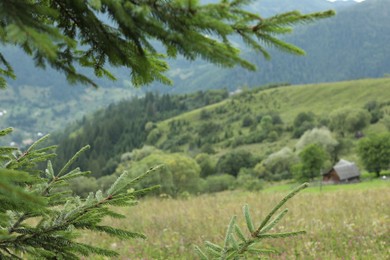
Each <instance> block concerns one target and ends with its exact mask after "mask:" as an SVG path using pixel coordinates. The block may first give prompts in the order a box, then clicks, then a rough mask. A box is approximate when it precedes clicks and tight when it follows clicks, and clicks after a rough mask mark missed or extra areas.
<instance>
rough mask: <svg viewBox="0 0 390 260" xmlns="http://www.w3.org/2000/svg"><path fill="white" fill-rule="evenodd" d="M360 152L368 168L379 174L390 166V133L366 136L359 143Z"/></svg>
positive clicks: (361, 158)
mask: <svg viewBox="0 0 390 260" xmlns="http://www.w3.org/2000/svg"><path fill="white" fill-rule="evenodd" d="M358 154H359V157H360V160H361V161H362V163H363V165H364V167H365V168H366V170H368V171H370V172H375V173H376V174H377V176H379V174H380V172H381V171H383V170H387V169H389V168H390V133H383V134H379V135H373V136H369V137H364V138H363V139H361V140H360V141H359V143H358Z"/></svg>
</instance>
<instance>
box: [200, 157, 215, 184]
mask: <svg viewBox="0 0 390 260" xmlns="http://www.w3.org/2000/svg"><path fill="white" fill-rule="evenodd" d="M195 161H196V162H197V163H198V165H199V167H200V177H202V178H206V177H207V176H210V175H212V174H214V173H215V166H216V162H215V161H214V160H213V159H212V158H211V156H210V155H209V154H207V153H200V154H197V155H196V156H195Z"/></svg>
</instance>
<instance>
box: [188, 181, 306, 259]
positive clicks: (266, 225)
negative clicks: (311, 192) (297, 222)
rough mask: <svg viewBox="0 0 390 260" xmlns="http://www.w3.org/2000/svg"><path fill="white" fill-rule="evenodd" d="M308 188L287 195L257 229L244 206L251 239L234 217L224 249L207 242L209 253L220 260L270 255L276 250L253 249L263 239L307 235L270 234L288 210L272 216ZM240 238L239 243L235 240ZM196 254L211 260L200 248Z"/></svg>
mask: <svg viewBox="0 0 390 260" xmlns="http://www.w3.org/2000/svg"><path fill="white" fill-rule="evenodd" d="M306 187H308V184H307V183H304V184H302V185H300V186H299V187H297V188H296V189H294V190H293V191H291V192H290V193H289V194H287V195H286V196H285V197H284V198H283V199H281V200H280V201H279V203H277V204H276V205H275V206H274V207H273V209H272V210H271V211H270V213H268V215H267V216H266V217H265V218H264V220H263V221H262V222H261V224H260V225H259V227H258V228H257V229H255V228H254V224H253V220H252V217H251V215H250V212H249V206H248V205H244V207H243V214H244V218H245V222H246V226H247V229H248V231H249V234H250V235H249V237H246V236H245V235H244V233H243V232H242V230H241V229H240V227H239V226H238V225H237V224H236V216H233V217H232V219H231V220H230V223H229V225H228V228H227V231H226V235H225V239H224V244H223V247H221V246H219V245H217V244H214V243H211V242H209V241H206V242H205V246H206V250H207V252H208V253H209V254H210V255H212V257H215V258H218V259H220V260H225V259H239V258H240V257H242V256H244V255H245V254H246V253H249V254H269V253H275V250H270V249H264V248H253V246H254V245H256V244H258V243H259V242H260V241H261V240H262V239H266V238H273V239H277V238H288V237H292V236H298V235H301V234H305V233H306V232H305V231H292V232H284V233H268V231H270V230H271V229H272V228H273V227H274V226H276V225H277V224H278V223H279V221H280V220H281V219H282V218H283V217H284V216H285V215H286V214H287V212H288V209H284V210H283V211H281V212H280V213H279V214H277V215H276V217H274V218H273V219H272V220H271V218H272V216H273V215H275V213H276V212H277V211H278V210H279V209H280V208H281V207H282V206H283V205H284V204H285V203H286V202H287V201H288V200H290V199H291V198H292V197H293V196H294V195H296V194H297V193H298V192H300V191H301V190H302V189H304V188H306ZM235 237H237V238H238V241H240V242H237V240H236V239H235ZM195 251H196V253H197V254H198V255H199V257H200V258H201V259H205V260H206V259H209V257H208V255H207V254H206V253H204V252H203V251H202V250H201V249H200V248H199V247H197V246H196V247H195Z"/></svg>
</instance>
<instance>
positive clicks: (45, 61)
mask: <svg viewBox="0 0 390 260" xmlns="http://www.w3.org/2000/svg"><path fill="white" fill-rule="evenodd" d="M249 2H250V1H248V0H221V1H219V2H217V3H209V4H200V3H199V2H198V1H196V0H179V1H172V0H168V1H149V0H141V1H128V0H125V1H116V0H88V1H81V0H76V1H70V0H66V1H60V0H44V1H43V0H15V1H1V2H0V15H1V20H0V42H1V43H3V44H5V45H16V46H18V47H20V48H22V49H23V50H24V51H25V52H26V53H27V54H29V55H31V56H32V57H33V58H34V61H35V62H36V65H37V66H39V67H42V68H44V67H46V66H51V67H52V68H54V69H56V70H59V71H61V72H63V73H64V74H65V75H66V76H67V79H68V80H69V82H71V83H76V82H80V83H84V84H90V85H93V86H96V83H95V82H94V81H93V80H92V79H91V78H90V77H88V76H86V75H82V74H80V73H79V72H78V71H77V70H76V67H77V66H81V67H86V68H89V69H92V70H93V72H94V74H95V75H96V76H97V77H103V76H106V77H108V78H110V79H115V76H114V75H112V74H111V73H110V72H109V71H108V70H107V67H108V65H110V66H114V67H126V68H128V69H129V74H130V75H131V80H132V82H133V84H135V85H143V84H148V83H151V82H153V81H156V80H157V81H160V82H162V83H166V84H169V83H170V80H169V79H168V78H167V77H166V76H165V75H164V72H166V71H167V70H168V65H167V62H166V58H167V57H169V58H175V57H176V56H177V55H178V54H180V55H183V56H184V57H185V58H187V59H190V60H193V59H196V58H202V59H204V60H207V61H210V62H212V63H215V64H218V65H221V66H223V67H232V66H234V65H240V66H242V67H244V68H246V69H250V70H253V69H255V66H254V65H253V64H251V63H249V62H248V61H247V60H245V59H243V58H242V57H241V56H240V51H239V50H238V49H237V48H236V47H234V46H233V43H232V42H231V39H232V38H231V37H232V36H239V37H240V38H241V39H242V41H243V42H244V43H245V44H246V45H248V46H249V47H250V48H252V49H254V50H256V51H257V52H259V53H261V54H262V55H263V56H264V57H265V58H269V57H270V55H269V53H268V52H267V50H266V49H265V47H264V46H273V47H276V48H278V49H280V50H282V51H286V52H289V53H294V54H304V52H303V50H301V49H300V48H298V47H296V46H294V45H292V44H289V43H286V42H284V41H282V40H280V39H278V38H277V37H276V36H277V35H283V34H286V33H290V32H291V31H292V29H291V27H290V26H291V25H294V24H300V23H307V22H312V21H314V20H317V19H320V18H325V17H329V16H331V15H333V14H334V12H333V11H327V12H319V13H313V14H307V15H305V14H301V13H300V12H298V11H293V12H288V13H283V14H278V15H275V16H273V17H269V18H263V17H261V16H260V15H259V14H256V13H254V12H250V11H246V10H245V7H246V6H247V5H248V4H249ZM156 42H158V43H160V44H155V43H156ZM260 43H261V44H260ZM156 46H159V48H158V50H157V47H156ZM160 47H162V48H160ZM160 49H162V50H161V51H160ZM0 65H1V66H2V68H1V69H0V87H5V85H6V82H5V77H10V78H14V77H15V75H14V72H13V70H12V66H11V65H10V64H9V63H8V62H7V60H6V59H5V57H4V56H3V55H2V53H0Z"/></svg>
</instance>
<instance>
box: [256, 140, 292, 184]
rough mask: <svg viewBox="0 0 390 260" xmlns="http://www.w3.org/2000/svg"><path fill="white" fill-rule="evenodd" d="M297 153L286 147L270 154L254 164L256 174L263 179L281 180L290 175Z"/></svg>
mask: <svg viewBox="0 0 390 260" xmlns="http://www.w3.org/2000/svg"><path fill="white" fill-rule="evenodd" d="M298 160H299V159H298V157H297V155H296V154H295V153H294V152H293V151H292V150H291V149H290V148H288V147H283V148H282V149H281V150H279V151H277V152H275V153H272V154H270V155H269V156H268V157H267V159H265V160H264V161H263V162H261V163H260V165H256V167H255V169H256V171H257V174H258V175H259V176H260V177H261V178H263V179H265V180H273V181H277V180H281V179H289V178H291V177H292V170H291V167H292V166H293V165H294V164H296V163H297V162H298Z"/></svg>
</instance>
